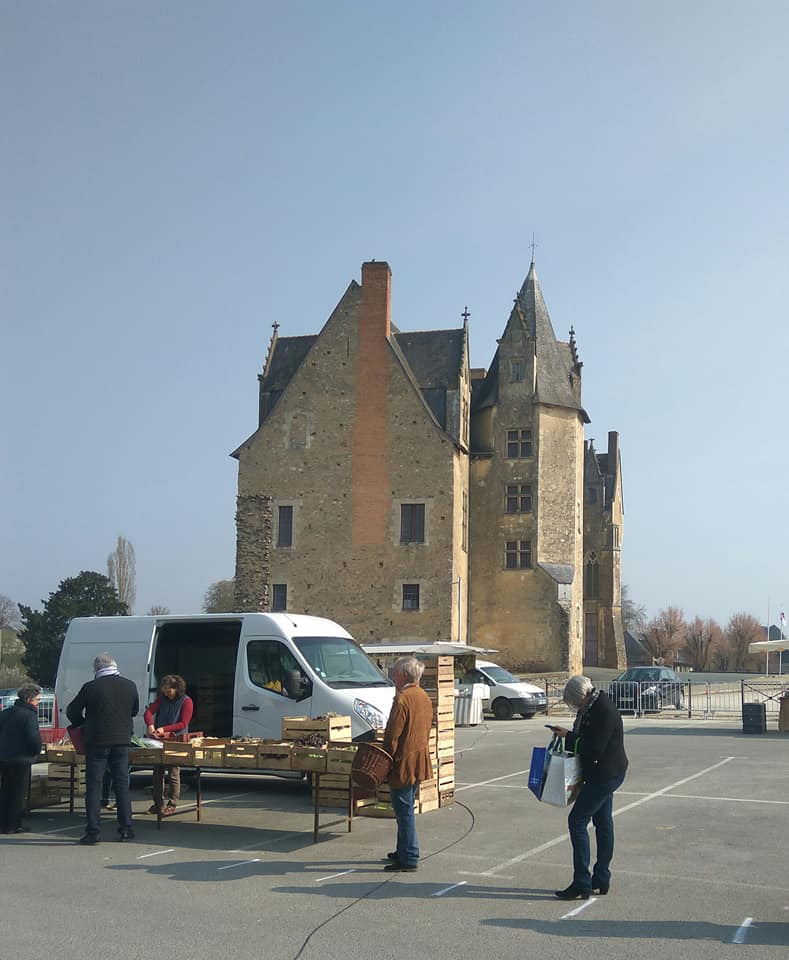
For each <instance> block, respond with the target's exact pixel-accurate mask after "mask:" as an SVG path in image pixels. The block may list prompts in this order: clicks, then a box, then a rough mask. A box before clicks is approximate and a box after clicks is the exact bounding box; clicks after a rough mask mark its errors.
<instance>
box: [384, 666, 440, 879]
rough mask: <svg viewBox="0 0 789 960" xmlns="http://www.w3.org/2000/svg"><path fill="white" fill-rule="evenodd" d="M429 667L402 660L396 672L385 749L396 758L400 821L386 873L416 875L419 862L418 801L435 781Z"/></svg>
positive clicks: (394, 794) (393, 781) (392, 786)
mask: <svg viewBox="0 0 789 960" xmlns="http://www.w3.org/2000/svg"><path fill="white" fill-rule="evenodd" d="M424 672H425V665H424V664H423V663H422V662H421V661H420V660H417V659H416V657H401V658H400V659H399V660H398V661H397V662H396V663H395V665H394V667H393V668H392V679H393V680H394V685H395V687H396V688H397V694H396V695H395V699H394V703H393V704H392V710H391V713H390V714H389V720H388V722H387V724H386V730H385V731H384V742H383V748H384V750H386V752H387V753H388V754H389V755H390V756H391V757H392V772H391V774H390V775H389V793H390V795H391V798H392V809H393V810H394V815H395V819H396V820H397V847H396V848H395V849H394V850H393V851H392V852H391V853H389V854H387V858H388V860H389V861H390V862H389V863H388V864H387V865H386V866H385V867H384V870H388V871H390V872H395V871H404V872H408V873H412V872H413V871H414V870H416V868H417V863H418V861H419V840H418V838H417V835H416V820H415V818H414V801H415V800H416V796H417V791H418V790H419V783H420V781H422V780H430V779H432V777H433V765H432V763H431V762H430V728H431V727H432V725H433V704H432V703H431V702H430V697H428V695H427V694H426V693H425V691H424V690H423V689H422V688H421V687H420V686H419V682H420V680H421V679H422V674H423V673H424Z"/></svg>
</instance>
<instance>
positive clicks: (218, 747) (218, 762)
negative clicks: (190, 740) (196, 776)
mask: <svg viewBox="0 0 789 960" xmlns="http://www.w3.org/2000/svg"><path fill="white" fill-rule="evenodd" d="M226 749H227V747H226V745H225V744H224V743H217V744H205V743H201V744H199V745H195V746H194V747H193V750H194V758H195V765H196V766H198V767H224V765H225V750H226Z"/></svg>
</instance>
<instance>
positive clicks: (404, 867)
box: [384, 860, 416, 873]
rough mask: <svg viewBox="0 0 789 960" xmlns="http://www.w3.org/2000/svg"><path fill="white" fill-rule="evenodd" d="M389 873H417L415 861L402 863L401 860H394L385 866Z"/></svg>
mask: <svg viewBox="0 0 789 960" xmlns="http://www.w3.org/2000/svg"><path fill="white" fill-rule="evenodd" d="M384 870H385V871H386V872H387V873H416V864H415V863H400V861H399V860H393V861H392V862H391V863H387V865H386V866H385V867H384Z"/></svg>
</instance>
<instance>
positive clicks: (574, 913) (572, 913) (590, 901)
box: [561, 897, 597, 920]
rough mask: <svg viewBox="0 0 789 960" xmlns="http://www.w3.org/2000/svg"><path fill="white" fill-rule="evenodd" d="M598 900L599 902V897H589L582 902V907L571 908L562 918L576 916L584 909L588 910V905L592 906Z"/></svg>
mask: <svg viewBox="0 0 789 960" xmlns="http://www.w3.org/2000/svg"><path fill="white" fill-rule="evenodd" d="M596 902H597V897H589V899H588V900H587V901H586V902H584V903H582V904H581V906H580V907H576V908H575V910H571V911H570V912H569V913H565V915H564V916H563V917H562V918H561V919H562V920H566V919H567V918H568V917H576V916H578V914H579V913H580V912H581V911H582V910H586V908H587V907H591V906H592V904H593V903H596Z"/></svg>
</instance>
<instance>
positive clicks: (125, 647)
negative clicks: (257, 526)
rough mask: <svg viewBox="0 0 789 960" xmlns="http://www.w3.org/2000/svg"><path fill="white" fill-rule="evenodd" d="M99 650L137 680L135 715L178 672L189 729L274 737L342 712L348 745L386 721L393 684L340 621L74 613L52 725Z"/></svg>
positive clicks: (139, 730)
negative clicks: (288, 722)
mask: <svg viewBox="0 0 789 960" xmlns="http://www.w3.org/2000/svg"><path fill="white" fill-rule="evenodd" d="M104 652H107V653H109V654H111V656H113V657H114V658H115V659H116V660H117V661H118V668H119V669H120V672H121V674H122V675H123V676H124V677H128V678H129V679H130V680H133V681H134V682H135V683H136V684H137V690H138V692H139V696H140V715H139V716H138V717H137V718H136V720H135V727H134V732H135V733H136V734H138V735H142V734H143V732H144V724H143V719H142V712H143V710H144V709H145V706H146V705H147V704H149V703H151V702H152V701H153V700H155V699H156V696H157V691H158V688H159V681H160V679H161V678H162V677H163V676H165V675H166V674H168V673H177V674H180V675H181V676H182V677H183V678H184V679H185V680H186V689H187V693H188V694H189V696H190V697H191V698H192V699H193V701H194V707H195V712H194V716H193V718H192V722H191V724H190V728H191V729H192V730H194V731H203V733H205V734H206V735H210V736H217V737H230V736H249V737H264V738H267V739H269V738H270V739H278V738H279V737H280V736H281V734H282V718H283V717H287V716H309V717H319V716H323V715H325V714H327V713H336V714H340V715H343V716H350V717H351V720H352V734H353V738H354V740H364V739H372V737H373V736H374V730H375V729H376V727H382V726H385V725H386V721H387V719H388V717H389V711H390V709H391V706H392V700H393V699H394V694H395V689H394V685H393V684H392V682H391V681H390V680H389V679H388V678H387V677H385V676H384V675H383V674H382V673H381V671H380V670H379V669H378V668H377V667H376V666H375V664H374V663H373V661H372V660H371V659H370V658H369V657H368V656H367V654H366V653H365V652H364V651H363V650H362V649H361V647H360V646H359V645H358V644H357V643H356V642H355V641H354V639H353V637H351V635H350V634H349V633H348V632H347V631H346V630H344V629H343V628H342V627H341V626H340V625H339V624H337V623H334V622H333V621H331V620H325V619H323V618H321V617H310V616H303V615H300V614H289V613H239V614H232V613H228V614H224V613H223V614H203V615H199V616H192V617H189V616H161V617H77V618H75V619H74V620H72V621H71V623H70V624H69V627H68V630H67V631H66V638H65V640H64V642H63V649H62V651H61V654H60V664H59V666H58V673H57V680H56V683H55V692H56V695H57V704H58V711H59V716H60V723H59V725H60V726H63V727H65V726H66V725H67V723H68V720H67V719H66V707H67V706H68V705H69V703H70V702H71V701H72V700H73V699H74V697H75V696H76V695H77V693H78V691H79V689H80V687H81V686H82V684H83V683H85V681H86V680H92V679H93V659H94V657H96V656H97V655H98V654H99V653H104Z"/></svg>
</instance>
